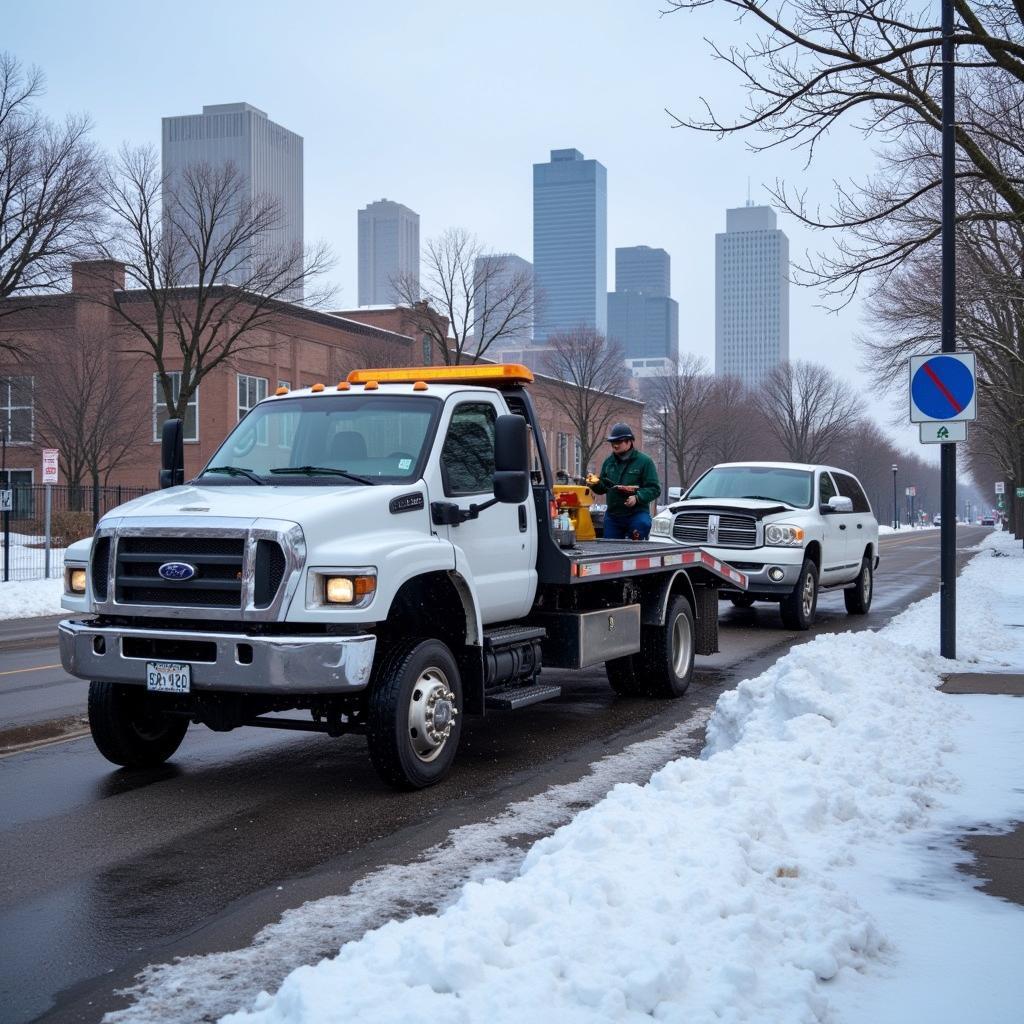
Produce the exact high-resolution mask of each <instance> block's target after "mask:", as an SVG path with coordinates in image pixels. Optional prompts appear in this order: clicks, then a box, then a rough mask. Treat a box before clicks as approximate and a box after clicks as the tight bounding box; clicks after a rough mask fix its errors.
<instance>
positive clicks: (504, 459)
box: [493, 413, 530, 505]
mask: <svg viewBox="0 0 1024 1024" xmlns="http://www.w3.org/2000/svg"><path fill="white" fill-rule="evenodd" d="M529 459H530V456H529V451H528V449H527V445H526V420H524V419H523V417H522V416H517V415H515V414H514V413H513V414H510V415H507V416H499V417H498V419H497V421H496V422H495V424H494V469H495V473H494V477H493V480H494V497H495V498H496V499H497V500H498V501H500V502H502V503H503V504H510V505H518V504H519V503H520V502H522V501H526V499H527V497H529V494H530V474H529Z"/></svg>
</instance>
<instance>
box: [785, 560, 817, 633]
mask: <svg viewBox="0 0 1024 1024" xmlns="http://www.w3.org/2000/svg"><path fill="white" fill-rule="evenodd" d="M817 608H818V567H817V566H816V565H815V564H814V563H813V562H812V561H811V560H810V559H809V558H805V559H804V564H803V566H801V568H800V576H799V577H798V579H797V581H796V586H795V587H794V588H793V590H792V592H791V593H789V594H787V595H786V596H785V597H784V598H783V599H782V601H781V603H780V604H779V611H780V612H781V613H782V624H783V625H784V626H785V627H786V628H787V629H800V630H803V629H810V628H811V626H813V625H814V614H815V612H816V611H817Z"/></svg>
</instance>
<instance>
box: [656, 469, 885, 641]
mask: <svg viewBox="0 0 1024 1024" xmlns="http://www.w3.org/2000/svg"><path fill="white" fill-rule="evenodd" d="M651 540H661V541H667V542H673V541H674V542H675V543H680V542H681V543H683V544H694V545H699V546H701V547H703V548H705V549H706V550H707V551H709V552H710V553H711V554H712V555H714V557H715V558H720V559H721V560H722V561H723V562H728V563H729V564H730V565H732V566H734V567H735V568H737V569H739V570H740V572H743V573H745V574H746V576H747V580H748V586H747V590H746V591H744V592H740V591H735V592H732V593H730V592H729V590H728V588H727V587H726V588H723V589H722V590H721V591H720V593H721V595H722V596H723V597H726V598H728V599H729V600H731V601H732V603H733V604H734V605H736V606H737V607H739V608H749V607H750V605H751V604H753V603H754V601H778V602H779V608H780V611H781V613H782V621H783V623H784V624H785V625H786V626H787V627H788V628H790V629H809V628H810V627H811V626H812V625H813V623H814V616H815V612H816V610H817V605H818V591H819V590H824V589H831V588H838V587H842V588H843V597H844V598H845V601H846V610H847V611H848V612H849V613H850V614H851V615H863V614H865V613H866V612H867V611H868V609H869V608H870V607H871V597H872V592H873V589H874V571H875V569H876V568H877V567H878V521H877V520H876V519H875V517H874V515H873V514H872V512H871V505H870V504H869V502H868V499H867V496H866V495H865V493H864V489H863V488H862V487H861V485H860V483H859V482H858V481H857V478H856V477H854V476H853V475H852V474H850V473H847V472H845V471H843V470H841V469H836V468H834V467H832V466H813V465H805V464H802V463H793V462H746V463H740V462H727V463H721V464H719V465H717V466H712V467H711V469H709V470H708V471H707V472H706V473H705V474H704V475H703V476H702V477H701V478H700V479H699V480H697V482H696V483H694V484H693V486H692V487H690V489H689V490H688V491H687V492H686V494H685V495H684V497H683V498H682V500H680V501H677V502H674V503H673V504H672V506H671V508H669V509H666V510H665V511H664V512H661V513H659V514H658V515H657V516H656V517H655V519H654V523H653V526H652V528H651Z"/></svg>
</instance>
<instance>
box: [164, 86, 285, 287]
mask: <svg viewBox="0 0 1024 1024" xmlns="http://www.w3.org/2000/svg"><path fill="white" fill-rule="evenodd" d="M162 127H163V145H162V163H163V176H164V183H165V184H164V209H165V210H166V209H168V196H169V190H172V189H175V187H176V182H177V181H179V180H180V175H181V172H182V171H184V170H185V168H186V167H189V166H196V165H200V164H209V165H211V166H213V167H222V166H223V165H225V164H227V163H229V162H230V163H233V164H234V165H235V166H236V167H237V168H238V169H239V170H240V171H241V172H242V174H243V175H244V176H245V180H246V182H247V198H248V199H250V200H253V199H256V198H258V197H261V196H271V197H272V198H274V199H275V200H276V201H277V203H278V204H279V209H280V214H281V216H280V221H279V224H278V226H277V227H276V228H273V229H272V230H270V231H268V232H266V234H265V236H264V237H262V238H261V239H259V240H257V242H256V246H255V248H256V251H262V252H264V253H272V252H279V253H282V254H283V253H291V252H301V250H302V246H303V223H302V136H300V135H296V134H295V132H290V131H289V130H288V129H287V128H282V127H281V125H279V124H275V123H274V122H273V121H271V120H270V118H269V117H267V115H266V114H265V113H264V112H263V111H262V110H257V108H256V107H253V106H250V105H249V104H248V103H219V104H214V105H213V106H204V107H203V112H202V113H201V114H184V115H182V116H180V117H165V118H163V120H162ZM178 194H179V197H180V196H181V195H182V192H181V191H179V193H178ZM251 273H252V267H251V264H250V263H249V262H248V261H244V260H243V261H241V262H240V264H239V265H238V266H236V267H234V268H233V269H232V270H230V271H228V272H227V273H225V275H224V277H225V280H226V281H227V282H228V283H232V284H238V283H240V282H242V281H244V280H246V278H247V277H248V276H249V275H250V274H251ZM288 297H289V298H292V299H294V300H301V298H302V292H301V289H297V290H296V291H295V292H294V293H293V294H292V295H290V296H288Z"/></svg>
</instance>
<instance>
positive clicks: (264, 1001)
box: [107, 533, 1024, 1024]
mask: <svg viewBox="0 0 1024 1024" xmlns="http://www.w3.org/2000/svg"><path fill="white" fill-rule="evenodd" d="M958 608H959V612H958V620H959V621H958V625H959V628H958V653H959V655H960V661H959V663H957V664H955V665H954V664H952V663H950V662H946V661H944V660H942V659H940V658H939V657H938V654H937V653H936V652H937V648H938V597H937V595H936V596H932V597H931V598H928V599H927V600H925V601H922V602H920V603H919V604H917V605H915V606H913V607H911V608H910V609H908V610H907V611H906V612H904V613H903V614H902V615H900V616H899V617H898V618H897V619H895V620H894V621H893V622H892V623H891V624H890V625H889V626H887V627H886V628H885V629H883V630H881V631H880V632H878V633H870V632H861V633H846V634H840V635H832V636H822V637H818V638H817V639H815V640H814V641H813V642H811V643H808V644H805V645H803V646H800V647H797V648H795V649H794V650H793V651H791V652H790V653H789V654H788V655H787V656H786V657H784V658H783V659H781V660H780V661H779V662H778V663H777V664H776V665H774V666H773V667H772V668H771V669H769V670H768V671H767V672H765V673H764V674H763V675H761V676H759V677H758V678H756V679H752V680H748V681H746V682H744V683H741V684H740V686H739V687H738V688H737V689H736V690H735V691H732V692H730V693H727V694H725V695H723V697H722V698H721V699H720V700H719V702H718V705H717V707H716V709H715V711H714V713H713V715H712V716H711V718H710V720H709V722H708V729H707V736H708V740H707V745H706V748H705V749H704V751H703V753H702V755H701V756H700V758H699V759H693V758H687V757H683V758H680V759H678V760H671V761H669V763H668V764H666V765H665V766H664V767H663V768H661V769H660V770H657V771H656V772H655V773H654V774H653V776H652V777H651V778H650V780H649V781H647V782H640V783H637V784H619V785H617V786H615V787H614V788H613V789H612V790H611V792H609V793H608V794H607V796H606V797H605V799H603V800H601V801H600V802H599V803H597V804H595V805H594V806H592V807H590V808H589V809H587V810H585V811H583V812H582V813H580V814H579V815H578V816H577V817H576V818H574V819H573V820H571V821H570V822H569V823H568V824H566V825H564V826H563V827H561V828H559V829H558V830H557V831H556V832H554V833H553V834H552V835H551V836H549V837H547V838H545V839H543V840H541V841H540V842H538V843H536V844H535V845H534V846H533V847H532V848H531V849H530V850H529V851H528V852H527V853H526V854H525V857H523V859H522V860H521V861H520V862H518V864H517V865H516V866H514V867H513V868H511V869H510V867H509V864H508V863H507V857H506V859H505V861H504V862H502V863H500V864H495V865H494V866H493V869H492V873H493V875H494V876H496V877H486V870H481V869H477V870H476V871H475V873H474V877H475V879H476V880H474V881H471V882H469V883H468V884H466V885H465V886H464V887H462V889H461V891H458V892H456V893H455V894H454V895H453V899H452V902H451V904H450V905H449V906H447V907H446V908H445V909H443V910H442V911H441V912H439V913H436V914H422V915H419V916H412V917H407V918H406V919H405V920H401V921H392V922H390V923H388V924H385V925H384V926H383V927H379V928H376V929H375V930H372V931H369V932H367V933H366V934H364V935H361V937H359V938H356V939H354V940H353V941H349V942H347V943H346V944H345V945H344V946H343V947H342V948H341V951H340V953H339V954H338V955H337V956H334V957H332V958H330V959H326V960H323V961H321V962H320V963H317V964H314V965H309V966H303V967H300V968H298V969H296V970H294V971H293V972H292V973H291V974H290V975H289V976H288V977H287V978H286V979H285V980H284V983H283V984H282V985H281V986H280V987H279V988H278V990H277V991H276V994H273V995H270V994H267V993H264V994H262V995H260V996H259V997H258V998H256V999H255V1001H254V1002H251V1003H250V1002H249V999H251V997H249V999H246V1001H245V1003H244V1004H243V999H244V998H245V996H244V993H246V992H247V991H248V992H252V991H253V989H252V987H251V986H252V980H253V977H252V976H253V973H254V972H253V968H254V965H259V964H260V963H261V962H262V963H266V957H267V955H268V952H269V951H271V950H273V949H274V948H278V949H280V948H287V947H288V946H289V941H290V942H291V949H290V955H292V956H294V954H295V948H294V947H295V944H296V943H297V942H299V943H306V944H307V947H308V948H312V949H316V948H318V946H317V937H318V930H319V935H320V936H321V937H322V934H323V929H326V928H330V927H335V928H337V927H339V916H343V915H345V914H346V913H347V914H349V915H351V916H352V917H353V918H358V916H359V915H360V914H366V913H367V912H368V909H369V908H368V907H366V906H365V904H366V903H367V902H368V900H367V895H368V894H367V892H366V891H364V892H363V894H362V899H361V900H360V898H359V894H356V893H353V894H350V895H349V896H346V897H336V898H334V899H333V900H326V901H319V902H318V903H313V904H307V905H306V906H304V907H302V908H299V909H297V910H294V911H291V912H289V913H288V914H287V915H285V916H284V918H283V919H282V920H281V921H280V922H279V923H277V924H275V925H273V926H270V927H269V928H268V929H265V930H264V933H263V934H261V936H260V937H258V939H257V941H256V942H255V943H254V945H253V947H250V949H249V950H246V951H237V952H235V953H231V954H216V955H212V956H210V957H193V958H187V959H185V960H183V961H180V962H178V963H175V964H171V965H165V966H163V967H159V968H153V969H151V972H150V973H149V974H148V976H147V977H146V978H144V979H143V983H142V985H141V987H140V989H139V990H138V991H137V992H136V995H138V996H140V997H141V998H140V1001H139V1002H138V1003H136V1004H135V1005H134V1006H133V1007H132V1008H129V1009H128V1010H125V1011H121V1012H120V1013H117V1014H112V1015H110V1016H109V1017H108V1018H107V1019H108V1021H111V1022H114V1021H117V1022H128V1021H144V1020H145V1021H151V1020H156V1019H161V1020H162V1019H169V1020H174V1019H183V1018H182V1017H181V1016H180V1012H181V1010H180V1000H181V999H182V998H183V993H186V992H187V993H189V996H188V1002H189V1007H190V1013H191V1015H192V1016H195V1017H198V1016H199V1011H200V1010H205V1011H206V1012H208V1008H209V1006H210V1005H220V1006H223V1005H224V1004H225V1000H227V1001H228V1005H230V1000H231V997H232V993H235V1005H240V1004H241V1005H243V1009H241V1010H239V1012H237V1013H233V1014H230V1015H229V1016H227V1017H225V1018H223V1020H224V1024H279V1022H280V1024H285V1022H288V1024H328V1022H342V1021H345V1022H355V1021H373V1022H375V1024H385V1022H403V1024H404V1022H408V1021H410V1020H414V1019H415V1020H421V1019H430V1020H431V1021H432V1022H434V1024H447V1022H452V1024H455V1022H459V1024H464V1022H465V1024H469V1022H474V1024H475V1022H484V1021H486V1022H488V1024H492V1022H497V1024H500V1022H510V1024H511V1022H516V1024H521V1021H523V1020H524V1019H526V1020H531V1021H535V1022H538V1024H539V1022H547V1021H552V1022H554V1021H558V1022H560V1024H561V1022H566V1024H573V1022H594V1021H608V1022H611V1021H616V1022H619V1021H622V1022H628V1021H640V1020H649V1019H652V1018H653V1019H655V1020H663V1021H673V1022H674V1021H679V1022H682V1021H686V1022H688V1024H689V1022H704V1021H708V1022H710V1021H733V1022H740V1021H752V1022H753V1021H756V1022H759V1024H760V1022H780V1024H782V1022H785V1024H796V1022H804V1021H808V1022H810V1021H815V1022H818V1021H832V1022H847V1024H868V1022H871V1024H876V1022H890V1021H891V1022H896V1021H899V1022H906V1021H928V1022H929V1024H945V1022H949V1024H953V1022H957V1024H960V1022H962V1021H963V1020H984V1021H986V1022H987V1024H1002V1022H1006V1024H1009V1022H1011V1021H1012V1022H1017V1021H1020V1020H1021V1019H1024V973H1022V972H1021V971H1020V969H1019V954H1020V950H1021V949H1024V909H1022V908H1020V907H1017V906H1015V905H1013V904H1010V903H1007V902H1004V901H1002V900H998V899H995V898H992V897H989V896H986V895H984V894H982V893H980V892H979V891H978V889H977V888H976V887H975V885H974V884H973V883H972V882H971V880H970V879H969V878H967V877H966V876H964V875H961V874H958V873H957V872H956V871H955V864H956V863H957V862H959V861H963V860H964V859H965V857H966V855H965V854H964V853H962V852H961V851H960V850H959V848H958V847H957V846H956V843H955V840H956V837H957V835H958V834H960V833H961V832H962V830H963V829H964V828H966V827H968V826H971V825H976V824H979V823H983V824H984V827H985V829H986V830H989V831H991V830H995V829H998V828H999V827H1003V826H1006V825H1007V824H1008V823H1010V822H1012V821H1020V820H1024V759H1021V758H1020V756H1019V751H1020V750H1021V748H1022V743H1024V700H1019V699H1016V698H1013V697H995V696H951V695H947V694H943V693H940V692H938V691H937V690H936V686H937V685H938V684H939V682H940V673H942V672H948V671H951V670H953V669H954V668H955V669H959V670H975V671H977V670H980V669H989V670H995V671H998V670H1003V671H1006V670H1010V669H1014V670H1018V671H1021V670H1024V629H1021V628H1017V627H1020V626H1022V625H1024V552H1022V551H1021V548H1020V545H1019V543H1016V542H1014V541H1013V540H1012V538H1010V537H1009V536H1008V535H1006V534H1002V533H996V534H992V535H990V536H989V537H988V538H986V540H985V542H984V543H983V545H982V546H981V548H980V551H979V553H978V554H977V555H976V556H975V557H974V559H973V560H972V561H971V563H970V564H969V565H968V566H967V567H966V569H965V570H964V572H963V574H962V575H961V577H960V581H959V585H958ZM638 746H641V745H638ZM595 776H596V777H597V778H600V765H598V766H595ZM535 810H536V808H535ZM500 826H501V823H500V822H498V823H497V824H496V827H497V828H500ZM474 828H477V829H481V828H482V826H474ZM460 831H461V830H460ZM523 831H525V829H523ZM480 841H481V840H480V839H479V837H478V844H479V842H480ZM454 842H456V843H457V842H458V840H455V841H454ZM499 860H500V858H499ZM414 870H415V865H413V866H409V867H406V868H398V867H391V868H383V869H382V871H381V872H380V873H379V874H380V877H381V879H383V888H381V889H380V890H379V891H380V894H381V900H382V902H384V903H386V902H387V897H388V889H387V884H388V881H389V880H390V881H391V882H393V883H394V884H395V886H396V889H397V891H396V893H395V897H396V898H395V904H396V905H397V906H398V907H401V906H403V905H404V906H408V905H409V902H411V901H409V900H408V899H407V895H408V894H407V893H405V892H402V891H401V886H402V884H403V879H406V878H407V877H408V873H409V872H412V871H414ZM403 872H405V873H406V874H403ZM431 877H432V878H433V879H434V886H435V889H440V890H443V887H444V885H445V884H446V879H447V877H448V876H447V875H446V873H445V872H444V871H443V870H441V871H437V870H436V869H435V870H432V871H431ZM360 884H363V883H360ZM353 896H354V897H356V898H352V897H353ZM403 897H406V898H404V899H403ZM396 916H398V915H397V914H396ZM349 924H350V925H354V926H355V928H354V929H353V930H352V931H351V932H350V934H352V935H356V936H358V935H359V931H360V930H359V929H358V923H357V921H355V920H353V921H350V922H349ZM319 948H322V947H319ZM261 958H262V959H261ZM292 962H295V961H294V960H293V961H292ZM257 976H258V975H257ZM211 993H216V995H215V996H211ZM176 1001H177V1003H176ZM176 1005H178V1007H179V1008H178V1009H175V1006H176ZM176 1014H179V1015H178V1016H176ZM186 1015H189V1014H186Z"/></svg>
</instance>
